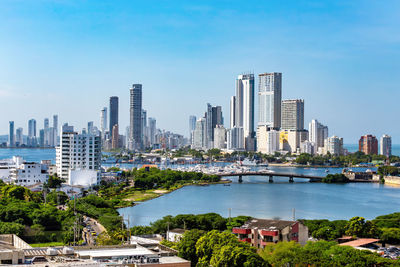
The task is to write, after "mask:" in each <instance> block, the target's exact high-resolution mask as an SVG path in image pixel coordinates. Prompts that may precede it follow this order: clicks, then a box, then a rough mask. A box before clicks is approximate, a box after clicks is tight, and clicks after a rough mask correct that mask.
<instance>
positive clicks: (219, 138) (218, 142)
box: [214, 124, 226, 149]
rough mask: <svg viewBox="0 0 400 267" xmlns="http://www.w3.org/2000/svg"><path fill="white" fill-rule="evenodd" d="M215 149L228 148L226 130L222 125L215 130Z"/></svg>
mask: <svg viewBox="0 0 400 267" xmlns="http://www.w3.org/2000/svg"><path fill="white" fill-rule="evenodd" d="M214 148H218V149H224V148H226V129H225V127H224V126H223V125H220V124H219V125H217V126H216V127H215V128H214Z"/></svg>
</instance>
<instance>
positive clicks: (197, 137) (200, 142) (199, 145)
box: [192, 118, 207, 150]
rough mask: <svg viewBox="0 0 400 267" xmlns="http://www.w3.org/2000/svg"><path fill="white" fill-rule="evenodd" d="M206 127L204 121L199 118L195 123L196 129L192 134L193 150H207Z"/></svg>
mask: <svg viewBox="0 0 400 267" xmlns="http://www.w3.org/2000/svg"><path fill="white" fill-rule="evenodd" d="M206 129H207V127H206V120H205V119H204V118H200V119H198V120H197V121H196V128H195V130H194V132H193V144H192V148H193V149H203V150H205V149H207V136H206V135H207V132H206V131H207V130H206Z"/></svg>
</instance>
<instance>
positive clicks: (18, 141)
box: [15, 127, 24, 146]
mask: <svg viewBox="0 0 400 267" xmlns="http://www.w3.org/2000/svg"><path fill="white" fill-rule="evenodd" d="M23 144H24V138H23V129H22V128H21V127H19V128H17V130H16V131H15V146H22V145H23Z"/></svg>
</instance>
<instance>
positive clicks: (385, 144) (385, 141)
mask: <svg viewBox="0 0 400 267" xmlns="http://www.w3.org/2000/svg"><path fill="white" fill-rule="evenodd" d="M379 154H380V155H384V156H386V157H390V156H391V155H392V137H390V136H389V135H387V134H384V135H382V137H381V144H380V153H379Z"/></svg>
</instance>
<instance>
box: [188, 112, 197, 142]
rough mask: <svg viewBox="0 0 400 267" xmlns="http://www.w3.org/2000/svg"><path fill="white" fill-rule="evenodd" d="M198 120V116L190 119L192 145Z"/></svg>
mask: <svg viewBox="0 0 400 267" xmlns="http://www.w3.org/2000/svg"><path fill="white" fill-rule="evenodd" d="M196 120H197V118H196V116H193V115H192V116H190V117H189V140H190V143H191V144H193V131H194V129H195V128H196Z"/></svg>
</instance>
